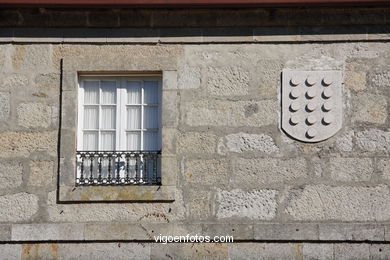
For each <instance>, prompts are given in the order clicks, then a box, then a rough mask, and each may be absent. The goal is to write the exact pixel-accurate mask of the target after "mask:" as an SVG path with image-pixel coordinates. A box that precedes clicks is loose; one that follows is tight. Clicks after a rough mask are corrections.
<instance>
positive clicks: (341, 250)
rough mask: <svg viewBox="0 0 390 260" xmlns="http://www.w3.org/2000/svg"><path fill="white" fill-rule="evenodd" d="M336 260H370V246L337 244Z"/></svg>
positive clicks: (335, 250) (335, 249) (335, 247)
mask: <svg viewBox="0 0 390 260" xmlns="http://www.w3.org/2000/svg"><path fill="white" fill-rule="evenodd" d="M334 257H335V259H343V260H344V259H345V260H349V259H350V260H355V259H361V260H366V259H367V260H368V259H370V245H369V244H335V245H334Z"/></svg>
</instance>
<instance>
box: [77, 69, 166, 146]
mask: <svg viewBox="0 0 390 260" xmlns="http://www.w3.org/2000/svg"><path fill="white" fill-rule="evenodd" d="M104 80H107V81H115V88H116V92H115V93H116V104H115V106H116V110H115V113H116V129H115V149H114V150H112V151H128V150H129V149H127V147H126V146H127V136H126V134H127V132H139V133H140V139H141V140H140V149H137V150H131V151H147V149H144V143H143V141H144V139H145V138H144V133H145V132H157V145H156V147H157V149H153V150H157V151H161V148H162V141H161V139H162V134H161V129H162V120H161V119H162V109H161V105H162V78H161V76H158V75H145V74H130V75H117V76H113V75H109V74H108V75H105V74H96V75H91V74H85V75H84V74H80V75H79V83H78V87H79V95H78V106H77V108H78V115H77V150H79V151H84V150H85V149H84V146H83V133H84V131H85V130H84V127H83V124H84V123H83V120H84V106H86V104H84V89H85V87H84V83H85V81H99V104H96V106H99V112H98V116H99V126H98V129H97V130H96V131H97V132H98V144H97V146H98V148H97V149H96V151H106V150H102V149H100V147H101V136H100V133H101V131H106V130H101V121H102V120H101V115H102V113H101V106H102V104H101V92H102V91H101V85H100V84H101V83H100V82H101V81H104ZM129 81H136V82H142V85H141V103H139V104H128V102H127V98H126V97H127V93H126V87H127V85H126V83H127V82H129ZM146 81H157V82H158V85H157V100H158V103H156V104H147V103H145V100H144V97H145V94H144V92H145V86H144V84H145V82H146ZM87 105H90V104H87ZM103 105H105V104H103ZM129 106H139V107H140V108H141V115H140V119H141V128H140V129H127V107H129ZM145 107H157V117H158V128H157V129H153V130H151V129H146V128H145V125H144V110H145ZM87 131H92V130H90V129H89V130H87ZM107 131H109V130H107ZM112 131H114V130H112ZM129 151H130V150H129Z"/></svg>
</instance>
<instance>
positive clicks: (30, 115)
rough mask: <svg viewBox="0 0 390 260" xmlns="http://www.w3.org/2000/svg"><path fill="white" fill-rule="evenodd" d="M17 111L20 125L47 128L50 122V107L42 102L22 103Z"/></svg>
mask: <svg viewBox="0 0 390 260" xmlns="http://www.w3.org/2000/svg"><path fill="white" fill-rule="evenodd" d="M17 112H18V124H19V125H20V126H23V127H27V128H31V127H33V128H36V127H39V128H40V127H42V128H47V127H49V126H50V124H51V108H50V107H49V106H47V105H44V104H42V103H22V104H20V105H19V106H18V108H17Z"/></svg>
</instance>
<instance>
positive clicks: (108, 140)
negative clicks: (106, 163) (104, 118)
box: [100, 131, 115, 151]
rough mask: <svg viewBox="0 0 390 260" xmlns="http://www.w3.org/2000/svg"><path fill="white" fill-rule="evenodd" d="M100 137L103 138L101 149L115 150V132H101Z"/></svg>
mask: <svg viewBox="0 0 390 260" xmlns="http://www.w3.org/2000/svg"><path fill="white" fill-rule="evenodd" d="M100 134H101V136H100V139H101V146H100V150H104V151H110V150H115V132H114V131H110V132H108V131H107V132H106V131H104V132H101V133H100Z"/></svg>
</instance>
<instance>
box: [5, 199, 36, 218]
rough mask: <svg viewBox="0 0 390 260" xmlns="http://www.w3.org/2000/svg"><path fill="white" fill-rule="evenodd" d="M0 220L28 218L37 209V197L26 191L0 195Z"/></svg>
mask: <svg viewBox="0 0 390 260" xmlns="http://www.w3.org/2000/svg"><path fill="white" fill-rule="evenodd" d="M0 208H1V211H0V221H2V222H5V221H8V222H17V221H22V220H29V219H31V217H32V216H33V215H34V214H35V213H37V211H38V197H37V196H35V195H33V194H29V193H26V192H22V193H16V194H8V195H3V196H0Z"/></svg>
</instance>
